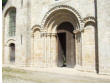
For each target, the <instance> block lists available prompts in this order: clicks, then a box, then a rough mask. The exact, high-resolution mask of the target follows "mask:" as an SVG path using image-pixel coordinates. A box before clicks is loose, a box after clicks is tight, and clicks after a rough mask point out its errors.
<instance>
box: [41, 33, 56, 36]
mask: <svg viewBox="0 0 110 84" xmlns="http://www.w3.org/2000/svg"><path fill="white" fill-rule="evenodd" d="M47 36H50V37H52V36H55V37H56V36H57V33H41V37H47Z"/></svg>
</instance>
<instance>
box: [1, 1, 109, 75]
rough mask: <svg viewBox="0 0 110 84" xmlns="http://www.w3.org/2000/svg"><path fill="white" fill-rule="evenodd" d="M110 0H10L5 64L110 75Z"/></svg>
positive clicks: (6, 12) (5, 24)
mask: <svg viewBox="0 0 110 84" xmlns="http://www.w3.org/2000/svg"><path fill="white" fill-rule="evenodd" d="M109 9H110V1H109V0H8V2H7V4H6V6H5V8H4V9H3V14H2V15H3V16H2V17H3V57H2V59H3V65H13V66H21V67H22V66H25V67H27V66H28V67H39V68H53V67H58V68H61V67H66V68H71V69H76V70H82V71H89V72H95V73H99V74H110V10H109Z"/></svg>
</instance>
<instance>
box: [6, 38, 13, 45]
mask: <svg viewBox="0 0 110 84" xmlns="http://www.w3.org/2000/svg"><path fill="white" fill-rule="evenodd" d="M11 43H13V44H15V40H14V39H9V40H8V41H7V43H6V46H9V45H10V44H11Z"/></svg>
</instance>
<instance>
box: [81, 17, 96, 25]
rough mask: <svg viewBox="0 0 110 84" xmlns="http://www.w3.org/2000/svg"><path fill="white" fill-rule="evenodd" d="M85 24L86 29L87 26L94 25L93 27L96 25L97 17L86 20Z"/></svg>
mask: <svg viewBox="0 0 110 84" xmlns="http://www.w3.org/2000/svg"><path fill="white" fill-rule="evenodd" d="M83 22H84V27H85V26H87V25H93V26H95V25H96V19H95V17H92V16H89V17H86V18H84V19H83Z"/></svg>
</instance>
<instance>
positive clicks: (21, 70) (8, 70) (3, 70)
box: [2, 67, 27, 73]
mask: <svg viewBox="0 0 110 84" xmlns="http://www.w3.org/2000/svg"><path fill="white" fill-rule="evenodd" d="M2 72H15V73H27V72H26V71H25V70H23V69H12V68H10V67H3V68H2Z"/></svg>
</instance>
